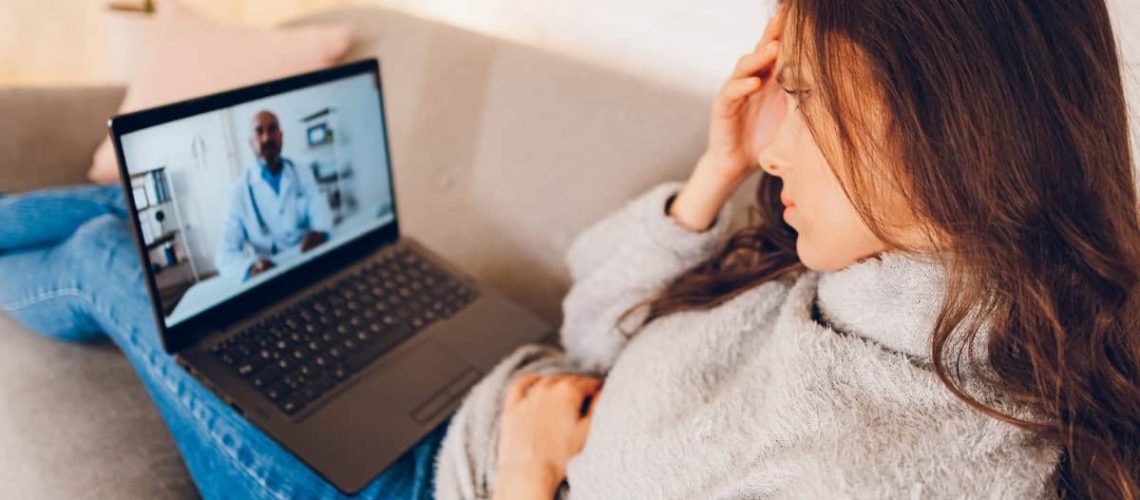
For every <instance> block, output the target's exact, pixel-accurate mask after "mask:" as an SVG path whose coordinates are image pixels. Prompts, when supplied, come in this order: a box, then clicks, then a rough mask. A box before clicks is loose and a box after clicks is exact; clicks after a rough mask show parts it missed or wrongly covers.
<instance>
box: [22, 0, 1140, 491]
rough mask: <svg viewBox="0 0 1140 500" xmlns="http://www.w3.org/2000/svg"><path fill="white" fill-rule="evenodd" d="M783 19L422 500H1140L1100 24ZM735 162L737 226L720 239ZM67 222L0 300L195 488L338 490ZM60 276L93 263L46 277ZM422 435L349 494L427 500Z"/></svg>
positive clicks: (459, 417) (581, 259)
mask: <svg viewBox="0 0 1140 500" xmlns="http://www.w3.org/2000/svg"><path fill="white" fill-rule="evenodd" d="M784 3H785V4H786V5H785V6H784V8H785V9H786V10H782V11H781V13H780V14H778V15H777V16H776V18H775V20H774V21H773V22H772V23H770V25H769V27H768V29H767V30H766V33H765V35H764V38H763V39H762V40H761V42H760V44H759V45H758V46H757V50H756V51H755V52H753V53H751V54H749V55H747V56H745V57H743V58H742V59H741V60H740V62H739V63H738V65H737V67H736V69H735V70H734V72H733V75H732V76H731V77H730V79H729V80H728V82H727V83H726V84H725V86H724V87H723V88H722V90H721V92H720V93H719V95H718V97H717V98H716V99H715V102H714V105H713V110H712V123H711V127H710V133H709V135H710V137H709V147H708V149H707V151H706V152H705V154H704V155H703V156H702V157H701V160H700V161H699V162H698V165H697V166H696V168H695V169H694V171H693V173H692V175H691V176H690V178H689V180H688V182H686V183H683V184H682V183H680V182H668V183H664V184H662V185H659V186H656V187H654V188H652V189H650V190H649V191H648V192H646V193H645V194H644V195H642V196H640V197H638V198H637V199H635V200H633V201H632V202H630V203H629V204H628V205H627V206H625V207H623V208H622V209H621V210H619V211H617V212H616V213H614V214H613V215H611V216H609V217H607V218H605V219H603V220H602V221H600V222H598V223H597V224H595V225H594V226H592V227H590V228H589V229H587V230H586V231H585V232H584V233H583V234H582V235H580V236H579V237H578V239H577V240H575V242H574V243H573V244H572V246H571V248H570V249H569V251H568V253H567V262H568V265H569V268H570V273H571V277H572V278H573V279H574V285H573V288H572V289H571V290H570V292H569V294H568V295H567V296H566V298H565V301H564V309H565V320H564V323H563V325H562V329H561V333H562V339H563V344H564V347H565V353H564V354H563V353H562V352H560V351H556V350H554V349H550V348H544V347H538V346H525V347H523V348H520V349H519V350H518V351H516V352H515V353H514V354H512V355H511V356H509V357H508V358H507V359H505V360H503V362H501V363H500V365H499V366H498V367H497V368H496V369H495V370H494V371H493V372H492V373H490V374H489V375H488V376H487V377H486V378H485V379H484V380H483V381H482V382H481V383H480V384H479V385H478V386H476V388H475V389H474V390H473V392H472V393H471V395H470V396H468V398H467V399H466V400H465V401H464V404H463V406H462V407H461V409H460V410H459V412H458V413H457V414H456V415H455V416H454V417H453V420H452V423H451V425H449V426H448V428H447V430H446V433H447V435H446V438H444V443H443V445H442V449H441V450H440V451H439V452H438V453H439V454H438V459H437V465H438V469H437V471H438V477H437V478H436V493H437V496H439V497H442V498H466V497H488V496H492V495H493V496H494V497H496V498H501V499H508V498H536V497H541V498H548V497H550V496H552V495H553V494H555V492H556V490H558V489H559V488H560V484H561V485H562V486H561V490H560V491H561V492H562V493H563V494H565V493H566V492H567V491H569V492H570V496H572V497H574V498H757V497H791V498H816V497H843V496H850V497H872V498H882V497H901V496H907V497H915V496H921V497H923V498H926V497H940V496H947V497H968V498H972V497H1000V498H1006V497H1010V498H1020V497H1027V496H1031V497H1040V496H1052V495H1053V493H1054V491H1056V492H1060V493H1062V494H1063V495H1064V496H1072V497H1086V496H1087V497H1095V498H1116V497H1119V498H1135V497H1137V496H1138V495H1137V487H1138V480H1140V478H1138V476H1140V473H1138V468H1140V466H1138V460H1137V456H1136V453H1137V452H1138V451H1137V450H1140V443H1138V436H1140V429H1138V428H1137V427H1138V426H1137V412H1136V408H1137V407H1140V394H1138V389H1137V377H1138V373H1140V361H1138V349H1137V347H1138V346H1137V345H1136V344H1137V340H1136V338H1135V333H1136V332H1137V331H1138V330H1140V328H1138V327H1140V318H1138V317H1137V316H1138V314H1140V303H1138V292H1137V273H1138V272H1140V227H1138V221H1137V211H1136V210H1137V200H1136V193H1135V185H1136V184H1135V180H1136V179H1135V178H1134V174H1133V172H1132V159H1131V158H1130V157H1129V151H1128V141H1127V129H1126V123H1125V122H1126V119H1125V112H1124V104H1123V97H1122V91H1121V82H1120V73H1119V68H1118V65H1117V59H1116V48H1115V46H1114V44H1113V41H1112V37H1111V31H1110V29H1109V24H1108V17H1107V13H1106V11H1105V6H1104V4H1103V2H1102V1H1101V0H1084V1H1075V0H1008V1H1006V2H1001V3H1000V4H999V3H997V2H930V1H928V0H891V1H887V0H865V1H863V2H835V1H829V2H828V1H823V0H787V1H786V2H784ZM785 18H786V19H787V21H788V22H786V23H785V22H784V19H785ZM781 87H782V88H781ZM757 167H759V168H761V169H763V172H764V173H763V175H762V178H761V182H760V186H759V189H758V192H757V198H758V205H759V208H760V210H759V212H758V216H759V217H758V218H757V220H756V221H755V222H754V223H753V224H751V225H749V226H748V227H746V228H744V229H741V230H740V231H738V232H736V233H734V234H732V235H731V237H728V234H727V231H728V228H727V222H726V220H727V218H728V213H729V212H730V210H731V207H729V206H728V204H727V203H726V201H725V200H727V199H728V198H729V196H730V195H731V193H733V192H734V191H735V190H736V189H737V188H738V187H739V186H740V185H741V184H743V183H744V181H745V180H746V179H747V178H748V177H749V176H750V175H751V174H752V173H753V172H754V171H755V170H756V168H757ZM109 193H110V192H105V193H102V194H104V195H107V194H109ZM68 194H69V193H65V195H68ZM52 196H55V197H56V198H57V199H58V196H59V194H58V193H55V194H52V193H41V194H40V195H38V197H37V195H29V196H24V197H12V198H9V199H7V200H5V199H0V204H4V205H5V206H3V207H0V222H3V221H6V220H7V219H8V217H9V216H8V215H6V214H9V213H14V212H16V211H17V210H19V209H20V208H19V207H21V206H23V207H25V208H24V210H28V211H30V210H31V208H29V207H42V206H43V204H44V203H49V202H50V201H45V198H46V199H48V200H50V199H52ZM65 197H66V196H65ZM69 199H70V198H69ZM65 204H67V205H68V206H69V207H71V208H70V209H69V210H73V212H75V213H79V212H83V210H79V209H76V208H75V207H76V206H82V207H87V210H89V211H88V212H84V213H86V214H88V215H94V214H101V213H105V212H112V213H111V214H105V215H100V216H98V217H94V218H92V219H90V220H89V221H88V222H86V223H83V225H82V226H79V229H78V231H76V232H75V233H74V234H72V235H70V236H67V237H66V239H61V238H62V237H63V236H64V235H65V234H67V233H69V231H70V230H71V229H74V228H56V230H54V231H52V230H50V229H49V228H29V229H31V230H30V231H28V232H29V233H31V234H30V236H29V235H28V234H25V235H23V236H22V237H21V238H18V239H16V240H17V241H13V242H12V243H11V244H10V246H5V247H4V248H7V249H8V250H7V251H6V252H5V253H4V255H3V257H0V273H2V274H3V275H4V276H5V277H6V278H7V277H8V276H12V274H10V269H14V268H17V267H25V266H32V265H35V266H40V267H38V269H41V271H40V272H39V273H37V276H35V277H26V278H21V279H20V280H11V281H8V280H6V283H5V285H4V286H3V288H4V289H5V290H4V291H3V292H2V293H3V296H2V297H0V303H3V304H5V310H6V311H7V312H8V313H9V314H11V315H12V316H13V317H15V318H16V319H18V320H20V321H21V322H23V323H24V324H26V325H29V326H31V327H33V328H35V329H38V330H39V331H42V332H44V333H47V334H53V335H56V336H60V337H69V338H81V337H83V334H85V333H87V332H93V331H106V332H108V334H110V335H111V337H112V338H113V339H114V340H115V341H116V342H117V343H118V344H119V345H120V346H122V347H123V349H124V351H125V352H126V353H127V355H128V356H129V357H130V358H131V360H132V362H134V364H135V366H136V368H137V369H138V370H139V373H140V375H141V376H142V378H143V380H144V382H145V383H146V385H147V387H148V389H150V391H151V394H152V395H153V396H154V397H155V399H156V400H157V401H158V403H159V407H160V409H161V410H162V412H163V414H164V416H165V417H166V419H167V422H168V424H169V425H170V427H171V430H172V433H173V434H174V437H175V440H176V441H177V442H178V444H179V446H180V448H181V449H182V452H183V454H184V457H185V458H186V460H187V463H188V466H189V469H190V471H191V473H192V475H193V476H194V479H195V481H196V483H197V484H198V486H199V487H200V488H201V489H202V491H203V494H204V495H205V496H207V497H237V496H267V497H275V498H282V497H305V498H310V497H331V496H335V495H336V493H335V491H333V490H332V489H331V488H330V487H328V486H327V485H326V484H323V483H322V482H321V481H320V480H319V478H316V477H314V476H313V474H312V473H311V472H309V471H308V470H307V469H306V468H304V467H303V466H301V465H300V464H298V463H297V462H296V461H295V459H293V458H292V457H291V456H290V455H288V454H287V453H284V452H281V451H280V450H279V449H278V448H276V446H275V445H274V444H273V443H272V442H271V441H269V440H268V439H267V438H265V437H264V436H263V435H262V434H260V433H259V432H257V431H256V430H254V429H252V428H250V427H249V426H248V424H246V423H245V422H244V420H241V419H240V418H237V417H235V416H234V415H233V414H232V413H231V412H230V411H229V410H228V408H227V407H225V405H223V404H221V403H220V402H218V401H217V400H216V399H214V398H213V397H212V396H211V395H210V394H209V393H207V392H206V391H204V390H202V389H201V388H200V387H199V386H198V385H197V384H196V383H194V382H193V381H191V380H190V379H189V378H188V377H186V376H185V375H184V374H182V372H181V371H180V370H179V369H177V368H176V367H174V366H173V365H172V364H170V363H168V362H166V361H164V360H165V357H162V356H151V355H150V353H152V352H154V351H155V350H156V349H157V347H156V346H154V345H153V338H154V337H155V336H154V335H153V331H151V330H150V328H151V327H150V326H149V325H150V324H151V320H150V317H149V312H148V310H147V309H146V302H145V298H144V297H141V296H134V295H132V296H125V295H124V294H119V295H124V296H117V295H115V294H118V293H119V292H118V290H123V289H127V290H130V289H132V288H129V287H128V288H123V287H122V283H123V278H121V277H118V276H116V277H115V280H114V282H113V283H112V282H111V280H110V279H107V278H100V276H115V275H125V276H131V279H133V280H135V281H136V284H137V283H138V282H139V280H141V274H140V272H139V270H138V269H137V264H136V263H135V262H134V257H133V253H132V250H131V247H130V245H129V241H128V240H129V238H128V236H127V233H126V231H125V229H124V228H123V227H122V222H121V217H120V216H119V214H116V213H113V212H115V208H114V207H119V206H121V200H108V201H105V202H102V201H98V202H95V203H89V202H87V201H83V200H78V201H75V203H70V202H65ZM785 206H786V207H787V208H785V209H784V211H783V214H781V213H780V209H781V208H782V207H785ZM73 219H75V220H82V219H83V217H82V216H77V217H74V218H73ZM4 227H9V226H4ZM41 230H42V231H44V232H48V233H49V234H48V235H47V236H44V235H40V234H36V233H38V231H41ZM17 235H19V233H17ZM726 237H727V240H726V239H725V238H726ZM33 240H35V241H38V242H39V245H38V246H35V247H31V246H29V242H30V241H33ZM17 243H18V245H17ZM13 248H19V250H18V251H16V250H13ZM84 266H98V268H99V269H108V268H109V269H110V271H111V272H102V273H91V275H90V276H89V278H87V279H89V281H87V282H84V283H76V282H73V281H69V280H68V279H67V278H66V276H71V275H75V274H80V273H75V272H74V270H75V269H77V268H78V269H83V267H84ZM82 275H83V276H88V275H87V274H82ZM100 279H102V280H105V282H103V283H100V282H98V281H99V280H100ZM139 289H141V288H139V287H135V288H133V290H139ZM583 373H584V374H583ZM588 374H594V375H603V374H604V375H605V376H606V378H605V389H604V390H602V389H601V387H600V386H601V382H600V379H598V378H595V377H591V376H589V375H588ZM583 413H584V415H583ZM500 429H501V431H502V432H500ZM441 433H442V431H437V433H436V434H433V436H432V437H431V438H429V439H428V440H425V442H424V443H421V444H420V445H419V446H418V447H417V448H416V449H414V450H412V451H411V452H409V455H408V457H405V459H403V460H402V461H401V462H400V463H399V464H398V465H397V466H396V467H395V468H394V469H393V470H392V471H388V472H386V473H385V474H384V475H383V476H381V477H380V478H379V479H378V480H377V481H376V483H374V484H373V485H371V486H370V487H369V489H368V490H367V491H366V494H367V495H370V496H387V497H393V498H405V497H407V496H409V495H412V494H414V493H412V492H411V491H409V489H407V488H408V486H407V484H404V485H399V484H393V483H395V482H397V481H400V480H401V479H402V478H410V477H412V476H416V477H419V478H420V483H418V484H421V485H422V484H423V481H424V478H425V477H430V475H431V473H432V468H431V467H430V465H429V464H430V463H431V460H432V459H431V457H432V456H433V455H434V454H435V453H436V452H435V443H437V442H438V441H439V437H440V436H439V434H441ZM587 435H588V436H589V438H588V439H587ZM409 457H411V458H409ZM417 461H418V463H417ZM413 482H414V481H407V482H406V483H413Z"/></svg>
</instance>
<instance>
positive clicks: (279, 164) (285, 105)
mask: <svg viewBox="0 0 1140 500" xmlns="http://www.w3.org/2000/svg"><path fill="white" fill-rule="evenodd" d="M381 116H382V114H381V109H380V101H379V95H378V91H377V89H376V81H375V78H374V76H373V75H371V74H365V75H358V76H353V77H348V78H344V79H340V80H335V81H332V82H328V83H325V84H321V85H318V86H314V87H309V88H304V89H300V90H295V91H291V92H286V93H282V94H278V95H274V96H270V97H267V98H264V99H259V100H256V101H250V102H246V103H242V104H240V105H237V106H233V107H230V108H225V109H220V110H217V111H211V112H208V113H203V114H199V115H195V116H192V117H188V118H183V119H180V120H177V121H173V122H169V123H165V124H162V125H157V126H154V127H150V128H146V129H142V130H139V131H136V132H132V133H130V134H126V135H124V136H123V137H122V138H121V142H122V150H123V156H124V160H125V161H126V165H127V170H128V171H129V172H130V176H129V177H130V189H131V193H129V195H130V196H131V197H132V198H133V200H134V203H135V206H136V208H137V209H138V215H139V220H138V223H139V227H140V229H141V232H142V239H143V242H144V244H145V247H146V250H147V257H148V260H149V263H150V265H149V268H150V269H149V271H150V272H151V273H152V274H153V276H154V278H155V283H156V285H157V289H158V295H159V302H160V304H161V307H162V310H163V314H164V315H165V317H166V325H167V326H168V327H170V326H173V325H175V324H177V323H179V322H181V321H183V320H185V319H187V318H190V317H192V316H194V315H196V314H198V313H200V312H202V311H204V310H206V309H209V308H210V307H212V306H214V305H216V304H219V303H221V302H223V301H225V300H227V299H229V298H232V297H234V296H236V295H238V294H239V293H241V292H243V291H245V290H248V289H249V288H251V287H254V286H257V285H258V284H260V283H264V282H265V281H268V280H270V279H272V278H273V277H275V276H277V275H279V274H281V273H282V272H284V271H285V270H288V269H290V268H293V267H296V266H297V265H299V264H301V263H303V262H306V261H308V260H311V259H312V258H314V257H316V256H317V255H320V254H322V253H325V252H327V251H328V250H331V249H332V248H335V247H336V246H339V245H341V244H343V243H344V242H346V241H349V240H351V239H353V238H355V237H356V236H358V235H361V234H364V233H366V232H368V231H370V230H372V229H375V228H377V227H379V226H381V225H383V224H385V223H387V222H388V221H390V220H392V218H393V207H392V198H391V194H390V193H391V188H390V182H391V179H390V178H389V177H388V165H387V161H388V160H387V159H388V155H387V151H386V147H387V145H386V144H384V137H385V134H384V130H383V121H382V119H381Z"/></svg>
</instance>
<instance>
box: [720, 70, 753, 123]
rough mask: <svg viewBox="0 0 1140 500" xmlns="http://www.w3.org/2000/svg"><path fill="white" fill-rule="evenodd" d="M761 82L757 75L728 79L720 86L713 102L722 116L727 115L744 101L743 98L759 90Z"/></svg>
mask: <svg viewBox="0 0 1140 500" xmlns="http://www.w3.org/2000/svg"><path fill="white" fill-rule="evenodd" d="M762 83H763V82H762V81H761V80H760V79H759V78H757V77H751V78H743V79H739V80H729V81H728V82H727V83H725V84H724V87H723V88H721V91H720V93H719V94H717V96H716V98H715V104H716V108H717V110H719V111H718V112H719V113H722V115H721V116H722V117H727V116H728V115H729V114H731V113H732V112H734V111H735V110H736V109H737V107H738V106H739V105H740V104H741V103H743V102H745V99H746V98H747V97H748V96H750V95H752V94H754V93H755V92H756V91H757V90H760V87H761V86H762V85H761V84H762Z"/></svg>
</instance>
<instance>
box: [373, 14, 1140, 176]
mask: <svg viewBox="0 0 1140 500" xmlns="http://www.w3.org/2000/svg"><path fill="white" fill-rule="evenodd" d="M1106 2H1107V4H1108V7H1109V10H1110V12H1111V15H1112V16H1113V19H1114V21H1115V23H1116V35H1117V38H1118V39H1119V40H1120V43H1121V45H1122V47H1123V49H1124V57H1125V59H1126V60H1127V61H1128V63H1129V64H1128V66H1127V68H1126V75H1125V82H1126V85H1127V88H1128V91H1129V94H1130V99H1131V101H1132V104H1133V106H1132V108H1133V113H1132V116H1133V122H1134V123H1137V122H1140V0H1106ZM357 3H362V4H379V5H383V6H386V7H391V8H394V9H397V10H402V11H405V12H410V13H413V14H416V15H419V16H422V17H428V18H432V19H440V20H444V21H447V22H450V23H453V24H457V25H460V26H464V27H467V28H470V29H473V30H476V31H480V32H484V33H489V34H492V35H495V36H499V37H503V38H509V39H514V40H519V41H523V42H526V43H529V44H532V45H536V46H539V47H544V48H547V49H550V50H554V51H559V52H563V53H567V54H571V55H574V56H576V57H579V58H582V59H585V60H589V61H593V62H595V63H598V64H601V65H605V66H608V67H613V68H619V69H622V70H623V71H627V72H630V73H635V74H640V75H645V76H647V77H649V78H653V79H656V80H658V81H662V82H665V83H667V84H670V85H673V86H675V87H678V88H682V89H687V90H691V91H695V92H698V93H700V94H703V95H711V94H712V93H713V92H715V90H716V89H717V88H718V87H719V85H720V83H721V82H722V80H723V79H724V78H725V76H727V74H728V72H729V70H731V68H732V66H733V64H734V63H735V61H736V59H737V58H738V57H739V56H740V55H742V54H744V53H745V52H747V51H749V50H751V49H752V47H753V46H754V45H755V43H756V41H757V39H758V38H759V36H760V33H761V31H762V30H763V28H764V25H765V24H766V23H767V19H768V17H769V16H770V15H771V13H772V12H773V11H774V9H775V1H774V0H718V1H717V2H707V1H701V0H576V1H572V2H569V1H566V0H357ZM1133 131H1134V135H1135V136H1137V137H1140V125H1134V126H1133ZM1134 145H1135V146H1136V147H1135V148H1134V149H1135V150H1136V151H1137V157H1138V158H1140V139H1137V140H1134Z"/></svg>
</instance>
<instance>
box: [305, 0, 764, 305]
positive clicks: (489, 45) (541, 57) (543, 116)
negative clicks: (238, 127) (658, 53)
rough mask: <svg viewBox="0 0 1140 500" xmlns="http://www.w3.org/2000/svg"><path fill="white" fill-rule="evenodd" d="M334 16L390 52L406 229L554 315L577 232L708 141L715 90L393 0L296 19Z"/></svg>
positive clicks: (360, 51)
mask: <svg viewBox="0 0 1140 500" xmlns="http://www.w3.org/2000/svg"><path fill="white" fill-rule="evenodd" d="M324 21H336V22H346V23H350V24H351V25H353V27H354V28H355V30H356V33H357V40H356V41H355V42H354V47H353V49H352V50H351V53H350V55H349V57H348V58H349V59H354V58H363V57H371V56H376V57H378V58H379V59H380V65H381V72H382V74H383V81H384V86H385V90H384V92H385V101H386V104H387V114H388V121H389V129H390V135H391V138H392V162H393V169H394V171H395V173H394V175H395V181H396V182H395V183H396V189H397V192H396V193H397V203H398V209H399V211H400V217H401V219H402V224H403V226H404V227H405V228H406V229H405V231H406V232H407V233H409V234H411V235H413V236H415V237H416V238H417V239H419V240H421V241H423V242H425V243H426V244H427V245H429V246H430V247H432V248H434V249H436V250H437V251H439V252H440V253H442V254H443V255H444V256H446V257H448V258H450V259H453V260H454V261H455V262H456V263H457V264H459V265H460V266H461V267H463V268H464V269H467V270H469V271H470V272H471V273H472V274H473V275H475V276H477V277H478V278H480V279H483V280H486V282H487V283H488V284H490V285H491V286H492V287H495V288H497V289H499V290H501V291H503V292H504V293H506V294H507V295H508V296H510V297H512V298H514V299H515V300H517V301H519V302H521V303H523V304H524V305H526V306H528V307H530V308H531V309H533V310H535V311H536V312H539V313H540V314H541V315H543V316H545V317H546V318H548V319H550V320H551V321H558V319H559V318H560V316H559V313H560V301H561V297H562V295H563V294H564V293H565V291H566V287H567V284H568V278H567V273H566V270H565V267H564V265H563V253H564V252H565V250H566V248H567V246H568V245H569V243H570V242H571V241H572V239H573V237H574V236H575V235H576V234H577V233H578V232H579V231H581V230H582V229H584V228H585V227H586V226H587V225H589V224H590V223H592V222H594V221H596V220H597V219H599V218H600V217H602V216H604V215H605V214H607V213H609V212H611V211H613V210H615V209H617V208H618V207H620V206H621V205H622V204H623V203H624V202H625V201H627V200H629V199H630V198H632V197H633V196H635V195H637V194H639V193H640V192H642V191H644V190H645V189H647V188H648V187H650V186H652V185H654V184H656V183H658V182H660V181H663V180H667V179H684V178H686V177H687V176H688V174H689V172H690V170H691V169H692V167H693V165H694V163H695V162H696V159H697V157H698V156H699V154H700V152H701V151H702V150H703V147H704V144H705V138H706V130H707V122H708V106H709V102H710V101H709V100H708V98H707V97H701V96H695V95H692V94H688V93H684V92H681V91H678V90H674V89H670V88H666V87H664V86H661V85H659V84H655V83H653V82H650V81H647V80H643V79H639V78H637V77H634V76H629V75H623V74H620V73H617V72H615V71H612V70H607V69H603V68H600V67H597V66H594V65H590V64H586V63H583V62H580V61H576V60H573V59H570V58H568V57H565V56H562V55H559V54H554V53H550V52H544V51H542V50H539V49H534V48H531V47H527V46H523V45H520V44H517V43H512V42H508V41H503V40H498V39H494V38H490V37H487V36H483V35H480V34H476V33H473V32H470V31H466V30H463V29H459V28H455V27H451V26H448V25H445V24H441V23H437V22H434V21H428V20H424V19H419V18H415V17H410V16H407V15H404V14H399V13H395V12H392V11H388V10H382V9H377V8H359V9H345V10H335V11H331V12H325V13H321V14H317V15H313V16H309V17H306V18H304V19H302V20H300V21H298V22H299V23H312V22H324ZM730 62H731V61H730ZM750 189H751V185H749V186H746V188H745V189H742V193H738V197H737V200H738V201H737V203H736V207H737V213H738V216H741V215H743V212H744V210H743V208H744V207H745V206H746V204H747V201H746V200H743V202H742V201H741V200H742V199H741V196H743V195H749V194H750V193H748V191H749V190H750ZM738 220H739V219H738Z"/></svg>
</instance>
